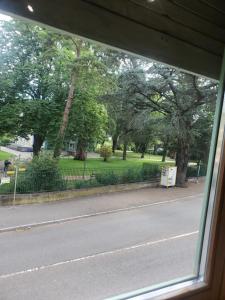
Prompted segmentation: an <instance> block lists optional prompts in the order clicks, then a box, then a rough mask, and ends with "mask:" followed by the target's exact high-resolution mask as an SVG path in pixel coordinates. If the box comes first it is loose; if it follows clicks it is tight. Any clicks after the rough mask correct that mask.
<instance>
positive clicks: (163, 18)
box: [85, 0, 225, 55]
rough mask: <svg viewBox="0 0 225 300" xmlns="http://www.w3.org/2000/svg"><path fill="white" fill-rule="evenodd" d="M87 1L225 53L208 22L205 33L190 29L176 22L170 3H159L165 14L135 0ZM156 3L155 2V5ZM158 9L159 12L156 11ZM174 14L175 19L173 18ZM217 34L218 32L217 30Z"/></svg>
mask: <svg viewBox="0 0 225 300" xmlns="http://www.w3.org/2000/svg"><path fill="white" fill-rule="evenodd" d="M85 1H86V2H89V3H92V4H94V5H98V6H100V7H102V8H105V9H107V10H109V11H110V12H113V13H115V14H119V15H122V16H124V17H126V18H129V19H131V20H134V21H136V22H139V23H141V24H142V25H145V26H147V27H149V28H151V29H154V30H156V31H159V32H162V33H166V34H167V35H169V36H171V37H175V38H178V39H180V40H182V41H185V42H187V43H189V44H192V45H194V46H197V47H199V48H202V49H205V50H207V51H210V52H211V53H214V54H216V55H221V53H222V52H223V48H224V43H223V42H222V41H221V39H220V38H219V36H218V38H215V37H212V36H213V32H211V35H209V34H208V30H207V29H210V24H209V23H208V22H207V25H208V26H207V27H206V24H204V32H201V31H199V30H198V29H197V30H195V29H194V28H193V26H192V27H190V26H187V25H185V24H183V22H178V21H176V20H175V18H174V5H172V6H171V4H170V2H169V1H159V2H158V3H161V5H160V6H161V7H163V8H164V9H163V11H164V13H163V14H162V13H160V12H159V11H158V7H157V8H156V7H154V10H153V9H152V8H151V7H152V5H151V3H147V2H146V1H138V0H134V1H132V0H131V1H130V0H123V2H121V1H120V0H114V1H113V2H111V1H104V0H85ZM140 2H141V3H142V5H143V3H144V4H145V6H146V8H147V9H143V6H142V5H140ZM155 2H157V1H155ZM155 2H153V4H154V3H155ZM156 9H157V12H156V11H155V10H156ZM181 10H182V9H181ZM161 12H162V10H161ZM179 12H180V11H179ZM185 13H186V11H185ZM172 14H173V17H171V15H172ZM192 16H193V15H191V14H190V13H189V14H188V16H186V24H188V23H191V22H190V20H191V21H192ZM180 17H181V18H182V19H183V20H184V14H183V15H182V14H181V16H180ZM194 17H195V16H194ZM205 23H206V22H205ZM196 25H197V24H196ZM215 29H216V28H215ZM206 32H207V33H206ZM216 32H218V31H217V30H216ZM220 37H222V38H223V40H224V42H225V30H221V32H220Z"/></svg>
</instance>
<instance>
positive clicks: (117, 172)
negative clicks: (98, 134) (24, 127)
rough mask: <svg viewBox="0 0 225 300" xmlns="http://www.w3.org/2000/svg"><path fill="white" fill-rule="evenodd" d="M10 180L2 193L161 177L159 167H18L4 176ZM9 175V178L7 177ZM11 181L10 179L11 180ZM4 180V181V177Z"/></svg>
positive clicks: (63, 188) (42, 190)
mask: <svg viewBox="0 0 225 300" xmlns="http://www.w3.org/2000/svg"><path fill="white" fill-rule="evenodd" d="M1 177H3V178H5V180H6V183H3V184H1V185H0V194H10V193H15V192H16V193H18V194H25V193H37V192H50V191H63V190H69V189H81V188H88V187H95V186H105V185H116V184H124V183H134V182H142V181H149V182H156V181H159V178H160V168H159V167H154V166H153V167H151V168H146V167H138V168H129V169H127V168H117V169H110V168H105V169H89V168H85V169H84V168H83V169H77V168H74V169H64V170H58V171H57V170H55V171H53V172H51V171H38V172H37V171H36V172H30V171H29V172H28V171H26V170H20V169H17V170H16V169H15V170H13V171H9V172H7V174H3V173H2V175H1ZM6 178H8V179H6ZM8 181H9V182H8ZM3 182H4V180H3Z"/></svg>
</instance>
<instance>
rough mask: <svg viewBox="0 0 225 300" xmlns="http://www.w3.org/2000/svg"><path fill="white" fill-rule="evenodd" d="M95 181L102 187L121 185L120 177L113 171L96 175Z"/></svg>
mask: <svg viewBox="0 0 225 300" xmlns="http://www.w3.org/2000/svg"><path fill="white" fill-rule="evenodd" d="M95 179H96V181H97V182H98V183H99V184H100V185H110V184H113V185H114V184H118V183H120V177H119V175H117V174H115V173H114V172H113V171H109V172H107V173H106V172H103V173H98V174H96V175H95Z"/></svg>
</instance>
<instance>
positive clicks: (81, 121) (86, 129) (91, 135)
mask: <svg viewBox="0 0 225 300" xmlns="http://www.w3.org/2000/svg"><path fill="white" fill-rule="evenodd" d="M107 123H108V116H107V112H106V110H105V107H104V106H103V105H102V104H100V103H97V102H96V100H95V99H94V98H93V97H92V95H89V94H87V93H85V94H84V93H77V97H76V101H75V102H74V105H73V107H72V111H71V115H70V120H69V125H68V129H67V132H66V136H67V137H68V138H69V139H72V140H74V141H77V149H76V154H75V157H74V159H77V160H85V159H86V155H85V154H86V153H85V152H86V151H87V149H88V147H90V146H92V145H94V144H95V143H96V142H97V141H101V140H102V139H104V138H105V135H106V130H107Z"/></svg>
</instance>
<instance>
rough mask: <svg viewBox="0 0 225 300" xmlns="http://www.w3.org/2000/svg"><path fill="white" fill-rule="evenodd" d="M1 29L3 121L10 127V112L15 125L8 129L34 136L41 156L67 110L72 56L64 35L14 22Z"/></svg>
mask: <svg viewBox="0 0 225 300" xmlns="http://www.w3.org/2000/svg"><path fill="white" fill-rule="evenodd" d="M1 29H2V30H1V32H0V35H1V38H0V43H1V45H0V46H1V49H3V51H2V53H1V62H2V64H3V66H4V68H3V69H2V71H1V73H0V77H1V81H3V82H4V85H3V95H2V98H1V104H2V105H1V120H4V121H5V120H6V124H7V122H8V121H7V115H5V114H4V112H7V111H10V115H11V119H12V120H13V125H12V126H11V124H8V126H7V127H6V128H5V130H7V132H10V133H12V134H15V135H18V136H22V137H27V136H28V134H32V135H33V136H34V145H33V149H34V154H35V155H38V153H39V151H40V149H41V146H42V144H43V141H44V140H45V138H46V137H47V136H48V134H49V131H52V130H53V127H51V129H50V125H52V126H53V125H54V124H55V125H57V118H58V116H59V114H60V112H61V110H62V108H63V104H64V99H65V91H66V89H67V85H68V75H67V74H68V73H67V72H66V71H65V70H66V69H67V67H68V64H69V63H70V60H71V55H72V54H71V51H67V49H66V40H65V39H64V38H63V37H62V36H61V35H59V34H55V33H51V32H49V31H47V30H45V29H43V28H40V27H39V26H36V25H31V24H28V23H25V22H21V21H14V20H12V21H9V22H4V23H3V24H2V26H1ZM49 106H50V107H49ZM49 108H51V109H49ZM56 127H57V126H54V130H56Z"/></svg>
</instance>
